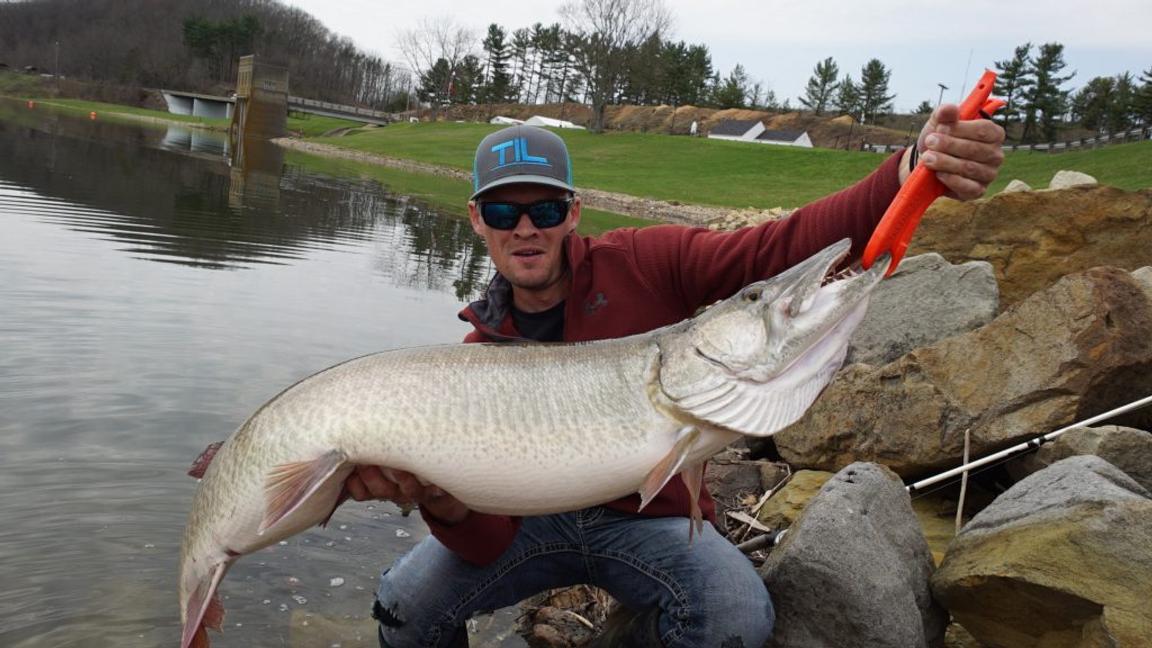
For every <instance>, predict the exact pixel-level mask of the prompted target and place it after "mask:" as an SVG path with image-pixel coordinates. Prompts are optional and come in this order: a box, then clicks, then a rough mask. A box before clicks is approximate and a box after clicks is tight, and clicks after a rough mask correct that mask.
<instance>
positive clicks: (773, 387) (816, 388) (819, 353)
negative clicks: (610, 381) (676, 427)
mask: <svg viewBox="0 0 1152 648" xmlns="http://www.w3.org/2000/svg"><path fill="white" fill-rule="evenodd" d="M850 248H851V242H850V241H849V240H848V239H844V240H841V241H838V242H837V243H834V244H832V245H830V246H828V247H827V248H825V249H824V250H821V251H820V252H818V253H816V254H815V255H813V256H811V257H809V258H808V259H805V260H804V261H802V262H800V263H798V264H796V265H795V266H793V267H791V268H789V269H788V270H786V271H784V272H781V273H780V274H778V275H775V276H773V277H771V278H769V279H765V280H763V281H757V282H755V283H752V284H749V285H748V286H745V287H744V288H743V289H741V290H740V291H739V292H738V293H736V294H735V295H733V296H732V297H730V298H728V299H726V300H724V301H722V302H719V303H717V304H716V305H714V306H712V307H711V308H710V309H708V310H707V311H705V312H704V313H702V314H701V315H699V316H698V317H696V318H695V319H694V320H690V322H689V323H688V324H687V326H685V327H683V328H681V329H679V330H677V331H676V332H675V333H671V334H670V335H668V336H665V337H664V338H662V340H661V342H660V345H661V369H660V383H661V388H662V391H663V394H664V396H666V397H667V398H668V399H670V400H671V402H672V404H673V405H674V406H675V407H677V408H679V409H681V410H683V411H684V412H686V413H687V414H689V415H691V416H692V417H695V418H698V419H702V420H704V421H706V422H709V423H712V424H714V425H719V426H721V427H725V428H728V429H731V430H734V431H737V432H742V433H744V434H752V435H756V436H767V435H770V434H773V433H775V432H777V431H779V430H780V429H783V428H784V427H786V426H787V425H790V424H791V423H793V422H795V421H796V420H797V419H799V418H800V416H801V415H803V413H804V411H806V410H807V409H808V407H809V406H810V405H811V404H812V403H813V402H814V401H815V400H816V397H817V396H819V394H820V392H821V391H823V389H824V387H825V386H827V384H828V383H829V382H830V381H831V379H832V376H833V375H834V374H835V372H836V370H838V369H839V368H840V366H841V364H843V362H844V357H845V355H846V354H847V350H848V342H849V339H850V338H851V336H852V333H853V332H854V331H855V330H856V327H857V326H859V324H860V322H861V321H862V320H863V317H864V313H865V312H866V310H867V307H868V299H869V296H870V295H871V294H872V291H873V289H875V288H876V286H877V285H878V284H879V283H880V280H881V279H883V277H884V271H885V270H886V269H887V267H888V262H887V260H886V259H880V260H878V261H877V262H876V263H875V264H874V265H873V266H872V268H871V269H869V270H867V271H864V272H860V273H857V272H853V271H850V270H844V271H841V272H839V273H837V272H836V269H837V268H838V267H839V266H840V264H841V263H842V262H843V260H844V259H845V257H846V256H847V255H848V251H849V249H850Z"/></svg>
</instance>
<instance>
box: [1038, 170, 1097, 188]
mask: <svg viewBox="0 0 1152 648" xmlns="http://www.w3.org/2000/svg"><path fill="white" fill-rule="evenodd" d="M1095 184H1099V183H1098V182H1096V178H1093V177H1092V176H1090V175H1088V174H1087V173H1080V172H1079V171H1064V170H1062V171H1057V172H1056V175H1054V176H1052V182H1049V183H1048V188H1049V189H1067V188H1068V187H1079V186H1082V185H1095Z"/></svg>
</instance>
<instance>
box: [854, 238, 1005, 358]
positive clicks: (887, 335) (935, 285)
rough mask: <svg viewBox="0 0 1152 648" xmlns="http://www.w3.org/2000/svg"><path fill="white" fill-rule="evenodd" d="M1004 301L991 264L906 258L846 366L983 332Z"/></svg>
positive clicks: (882, 290) (883, 287)
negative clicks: (962, 335) (971, 333)
mask: <svg viewBox="0 0 1152 648" xmlns="http://www.w3.org/2000/svg"><path fill="white" fill-rule="evenodd" d="M999 297H1000V293H999V290H998V289H997V287H996V279H995V276H994V273H993V271H992V266H991V265H990V264H988V263H987V262H984V261H972V262H969V263H964V264H961V265H952V264H950V263H948V262H947V261H946V260H944V257H942V256H940V255H939V254H935V253H929V254H921V255H919V256H914V257H909V258H906V259H904V260H903V261H902V262H901V263H900V266H899V267H898V268H897V270H896V272H894V273H893V274H892V276H891V277H889V278H888V279H887V280H885V281H884V282H882V283H881V284H880V286H879V287H878V288H877V289H876V291H875V292H874V293H873V294H872V301H871V305H870V306H869V307H868V315H867V317H865V318H864V321H863V322H862V323H861V324H860V328H858V329H856V333H855V335H853V336H852V342H851V343H850V345H849V346H848V357H847V359H846V360H845V362H846V363H853V362H865V363H868V364H885V363H888V362H891V361H893V360H895V359H896V358H899V357H900V356H902V355H904V354H905V353H908V352H909V351H911V350H912V349H915V348H917V347H921V346H926V345H929V344H933V343H935V342H938V341H940V340H942V339H944V338H946V337H950V336H953V335H957V334H960V333H966V332H968V331H971V330H973V329H976V328H979V327H981V326H983V325H985V324H987V323H988V322H991V321H992V318H994V317H995V316H996V311H997V310H998V308H999V301H1000V299H999Z"/></svg>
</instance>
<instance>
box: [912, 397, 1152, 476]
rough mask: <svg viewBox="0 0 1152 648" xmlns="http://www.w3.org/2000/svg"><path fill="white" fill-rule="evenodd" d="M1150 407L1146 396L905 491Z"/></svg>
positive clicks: (996, 453)
mask: <svg viewBox="0 0 1152 648" xmlns="http://www.w3.org/2000/svg"><path fill="white" fill-rule="evenodd" d="M1148 405H1152V396H1145V397H1144V398H1141V399H1140V400H1136V401H1133V402H1131V403H1128V404H1127V405H1122V406H1120V407H1117V408H1116V409H1113V410H1109V411H1107V412H1104V413H1103V414H1097V415H1096V416H1093V417H1091V418H1087V419H1084V420H1083V421H1080V422H1079V423H1073V424H1072V425H1069V426H1067V427H1063V428H1060V429H1059V430H1056V431H1054V432H1049V433H1048V434H1043V435H1041V436H1038V437H1036V438H1033V439H1029V440H1028V441H1025V442H1024V443H1021V444H1019V445H1014V446H1012V447H1010V448H1006V449H1004V450H1001V451H1000V452H995V453H993V454H990V455H988V456H987V457H981V458H980V459H977V460H976V461H972V462H969V463H966V464H963V465H961V466H957V467H955V468H953V469H951V470H947V471H945V472H942V473H940V474H938V475H934V476H932V477H928V478H926V479H921V480H920V481H918V482H914V483H912V484H910V485H908V486H906V487H905V490H907V491H908V494H909V495H914V494H916V493H918V492H919V491H922V490H923V489H924V488H926V487H928V486H931V485H933V484H938V483H940V482H942V481H945V480H947V479H951V478H952V477H955V476H956V475H959V474H961V473H965V472H969V471H971V470H972V469H973V468H979V467H981V466H986V465H988V464H991V463H995V462H999V461H1002V460H1007V459H1010V458H1012V457H1014V456H1016V455H1018V454H1023V453H1025V452H1028V451H1030V450H1035V449H1038V448H1039V447H1040V446H1042V445H1044V444H1045V443H1048V442H1049V441H1052V440H1053V439H1055V438H1056V437H1058V436H1060V435H1061V434H1064V433H1065V432H1067V431H1069V430H1072V429H1075V428H1078V427H1085V426H1088V425H1092V424H1093V423H1099V422H1100V421H1103V420H1106V419H1109V418H1112V417H1114V416H1119V415H1121V414H1125V413H1127V412H1131V411H1133V410H1138V409H1140V408H1142V407H1147V406H1148Z"/></svg>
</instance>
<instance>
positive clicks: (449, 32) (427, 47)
mask: <svg viewBox="0 0 1152 648" xmlns="http://www.w3.org/2000/svg"><path fill="white" fill-rule="evenodd" d="M397 41H398V43H399V44H398V45H397V47H399V48H400V52H401V53H402V54H403V55H404V59H405V60H406V61H407V62H408V65H409V66H410V67H411V69H412V71H413V72H414V73H415V74H416V77H417V79H418V80H419V82H420V83H424V82H425V81H426V80H427V79H428V78H429V75H430V74H431V73H432V70H433V68H435V67H436V66H437V63H438V62H439V61H444V64H446V65H447V68H448V74H447V78H446V79H445V80H444V84H443V85H444V87H443V88H440V92H442V93H443V94H442V95H441V96H439V97H435V98H433V105H440V104H443V103H448V102H450V100H451V97H450V86H451V84H452V77H453V76H454V75H455V73H456V70H457V69H459V68H460V65H461V63H463V61H464V57H465V56H468V55H470V54H473V53H474V50H475V49H476V45H477V43H478V39H477V36H476V33H475V32H474V31H473V30H472V29H470V28H468V27H464V26H461V25H457V24H456V22H455V21H454V20H453V19H452V18H450V17H447V16H442V17H440V18H434V19H433V18H422V19H421V20H420V22H419V23H418V24H417V26H416V27H415V28H414V29H408V30H405V31H402V32H400V34H399V35H398V36H397ZM442 65H443V64H442Z"/></svg>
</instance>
